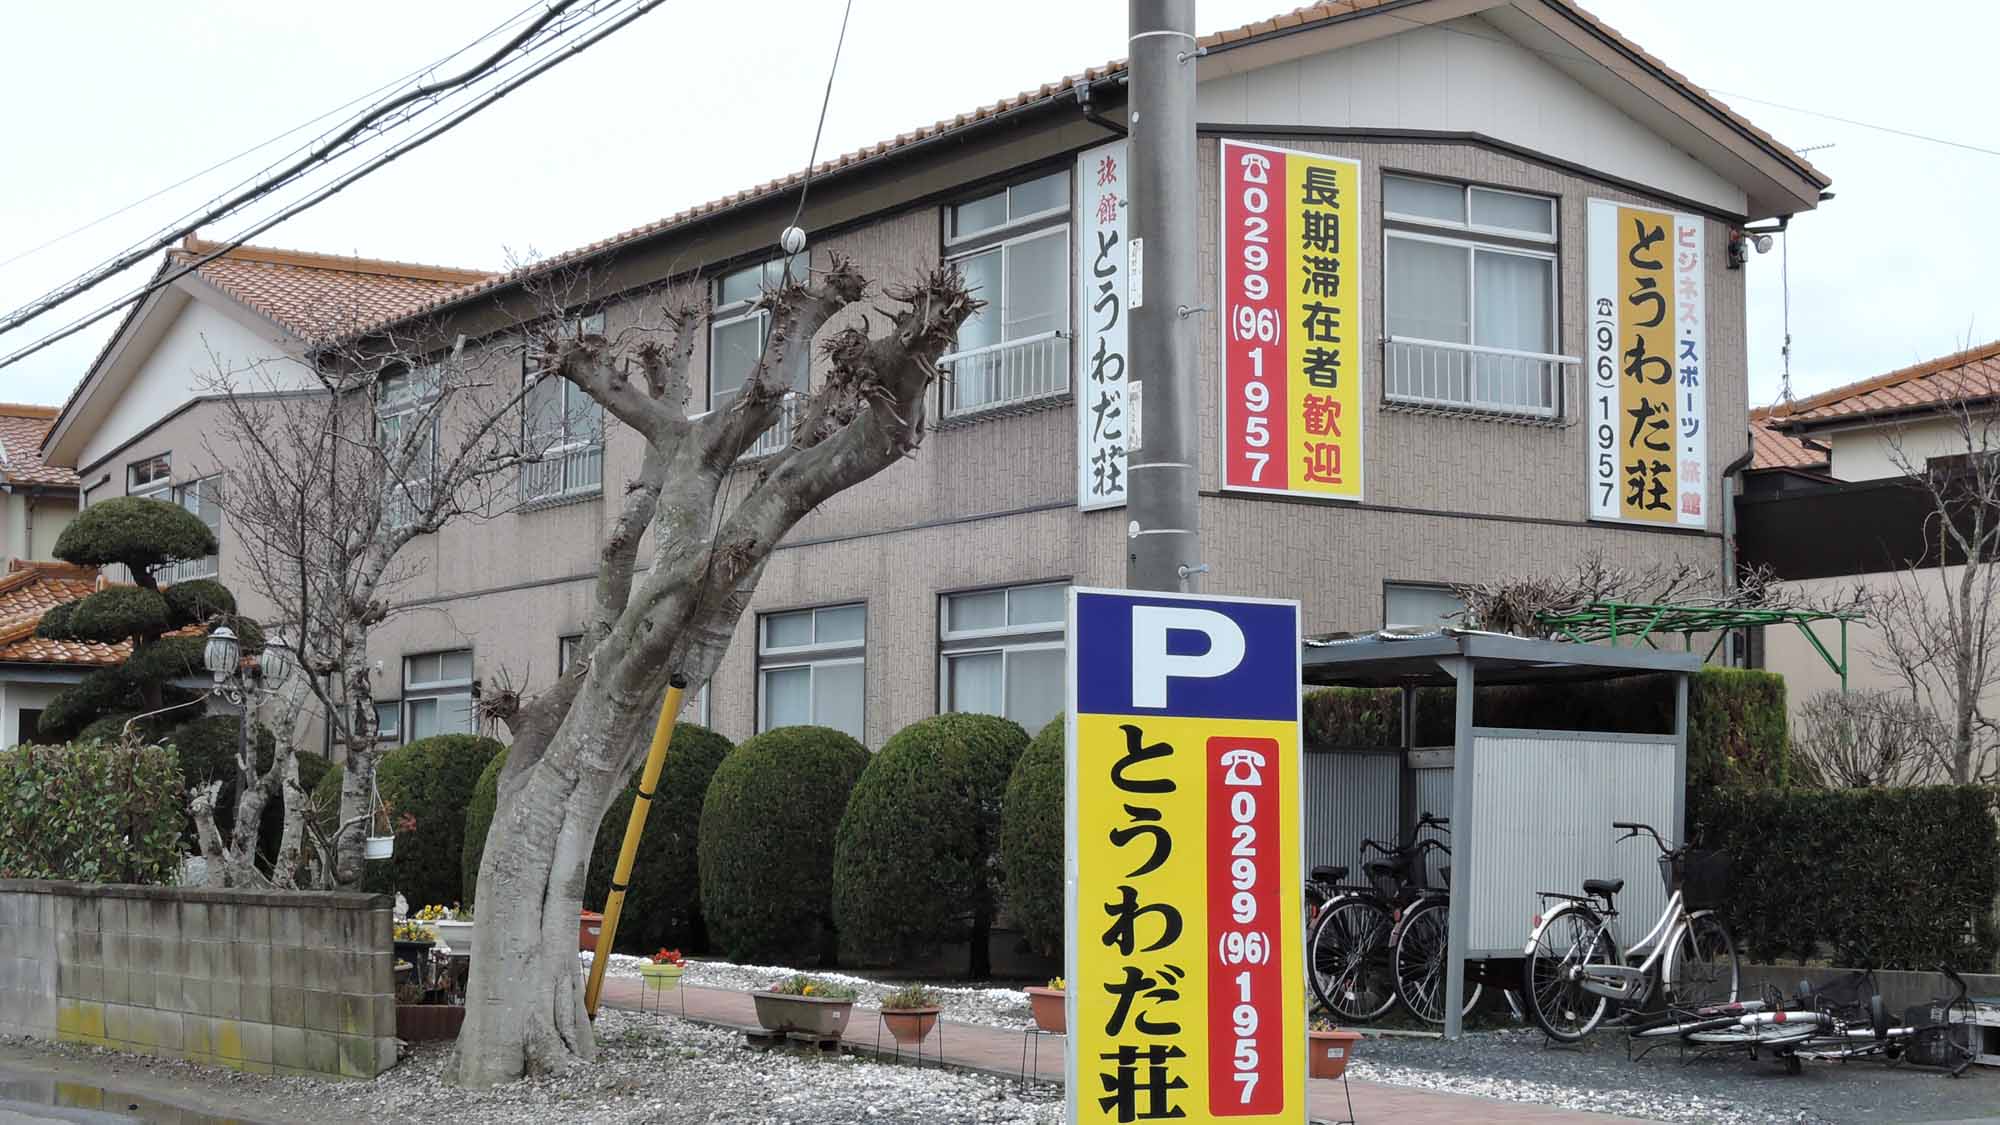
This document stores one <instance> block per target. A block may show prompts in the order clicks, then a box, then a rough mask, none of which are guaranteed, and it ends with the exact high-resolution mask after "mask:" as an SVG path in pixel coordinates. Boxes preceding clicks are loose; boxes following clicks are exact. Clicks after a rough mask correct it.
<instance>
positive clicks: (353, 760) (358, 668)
mask: <svg viewBox="0 0 2000 1125" xmlns="http://www.w3.org/2000/svg"><path fill="white" fill-rule="evenodd" d="M350 632H351V633H354V634H356V635H352V636H348V637H345V638H343V643H342V646H341V654H340V683H341V688H342V692H341V694H342V697H343V698H342V703H343V705H344V706H345V707H346V708H347V710H348V715H347V721H346V723H345V724H343V725H344V729H345V733H346V737H345V738H343V739H342V743H343V746H342V750H343V754H342V757H341V763H340V768H341V770H342V774H341V779H340V825H339V827H338V829H337V830H336V832H335V834H334V840H333V855H334V860H333V880H334V882H335V883H336V884H338V885H339V886H340V887H341V888H342V889H346V890H352V889H354V888H357V887H359V886H360V885H361V877H362V874H363V873H364V872H365V871H366V870H367V863H366V854H365V851H364V849H365V846H366V842H367V837H368V833H369V826H370V825H371V824H373V823H374V821H375V813H376V809H375V802H374V796H375V760H376V759H377V758H378V757H380V756H381V753H380V751H379V750H378V749H377V747H376V744H375V688H374V684H373V683H372V682H371V681H370V680H369V668H368V638H367V634H366V633H364V632H361V631H360V629H359V627H358V626H352V627H350ZM394 828H395V826H394V825H391V826H390V830H391V831H394Z"/></svg>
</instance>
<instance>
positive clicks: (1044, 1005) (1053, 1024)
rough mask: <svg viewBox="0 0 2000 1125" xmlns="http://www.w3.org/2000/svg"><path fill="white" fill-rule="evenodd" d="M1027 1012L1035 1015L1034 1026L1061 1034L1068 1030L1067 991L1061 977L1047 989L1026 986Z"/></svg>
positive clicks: (1050, 983) (1053, 981)
mask: <svg viewBox="0 0 2000 1125" xmlns="http://www.w3.org/2000/svg"><path fill="white" fill-rule="evenodd" d="M1027 992H1028V1010H1029V1011H1031V1012H1033V1013H1034V1014H1035V1026H1036V1027H1039V1028H1041V1029H1042V1030H1043V1031H1053V1032H1056V1033H1057V1034H1061V1033H1063V1032H1066V1031H1068V1030H1069V990H1068V987H1067V986H1066V985H1065V984H1064V983H1063V979H1062V978H1061V977H1057V978H1056V979H1054V980H1052V981H1050V982H1049V984H1048V987H1047V988H1037V987H1035V986H1033V985H1030V986H1028V989H1027Z"/></svg>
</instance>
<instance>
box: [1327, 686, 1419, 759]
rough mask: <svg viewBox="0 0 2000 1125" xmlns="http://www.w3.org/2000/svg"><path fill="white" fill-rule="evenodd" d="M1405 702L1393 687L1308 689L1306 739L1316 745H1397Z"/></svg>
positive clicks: (1399, 743) (1399, 742)
mask: <svg viewBox="0 0 2000 1125" xmlns="http://www.w3.org/2000/svg"><path fill="white" fill-rule="evenodd" d="M1402 729H1403V715H1402V702H1401V700H1400V698H1399V694H1398V693H1397V692H1395V691H1393V690H1390V691H1383V690H1378V689H1375V688H1344V687H1333V688H1320V689H1318V690H1317V691H1311V692H1307V693H1306V699H1305V735H1306V742H1307V743H1308V744H1311V745H1315V746H1341V747H1348V746H1397V745H1401V741H1400V740H1401V738H1402V734H1401V732H1402Z"/></svg>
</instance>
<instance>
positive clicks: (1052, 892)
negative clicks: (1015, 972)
mask: <svg viewBox="0 0 2000 1125" xmlns="http://www.w3.org/2000/svg"><path fill="white" fill-rule="evenodd" d="M1066 737H1067V734H1066V731H1065V728H1064V723H1063V718H1062V716H1060V715H1058V716H1056V717H1055V718H1054V719H1053V720H1051V721H1050V722H1049V724H1048V725H1047V726H1045V727H1043V728H1042V730H1041V733H1040V734H1037V735H1036V736H1035V740H1034V741H1033V742H1030V743H1029V744H1028V748H1027V749H1026V750H1024V751H1022V752H1021V760H1020V761H1018V762H1015V763H1014V773H1013V776H1011V777H1009V778H1008V779H1007V800H1006V804H1005V805H1004V807H1003V808H1002V809H1001V812H1000V862H1001V865H1002V866H1003V867H1005V868H1006V870H1007V916H1008V917H1009V918H1011V919H1012V920H1013V922H1014V924H1015V925H1016V926H1019V927H1020V928H1021V936H1022V937H1023V938H1024V939H1025V940H1026V941H1027V943H1028V948H1030V949H1032V950H1034V951H1035V952H1036V953H1039V954H1041V955H1042V956H1044V957H1061V956H1062V953H1063V800H1064V797H1063V756H1064V753H1065V746H1064V742H1065V739H1066Z"/></svg>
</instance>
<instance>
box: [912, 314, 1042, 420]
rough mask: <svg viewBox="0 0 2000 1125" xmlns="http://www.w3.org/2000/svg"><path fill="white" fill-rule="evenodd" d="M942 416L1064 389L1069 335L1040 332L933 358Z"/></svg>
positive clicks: (1040, 395) (987, 407) (1029, 398)
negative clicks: (940, 381)
mask: <svg viewBox="0 0 2000 1125" xmlns="http://www.w3.org/2000/svg"><path fill="white" fill-rule="evenodd" d="M938 366H939V367H941V368H943V369H944V370H945V372H946V378H945V380H944V414H945V415H946V416H947V417H949V416H950V415H953V414H966V413H970V412H972V411H975V410H989V409H992V408H993V407H996V406H1005V405H1007V404H1008V403H1014V402H1027V401H1029V400H1031V399H1038V398H1047V397H1048V396H1050V395H1057V394H1061V393H1062V392H1064V391H1067V390H1068V389H1069V333H1067V332H1061V331H1054V332H1042V333H1038V334H1036V335H1033V336H1023V337H1021V338H1020V339H1018V340H1008V341H1005V342H1004V343H999V344H988V345H986V346H985V347H983V348H968V349H967V350H965V351H962V352H950V353H947V354H945V355H941V356H939V357H938Z"/></svg>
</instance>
